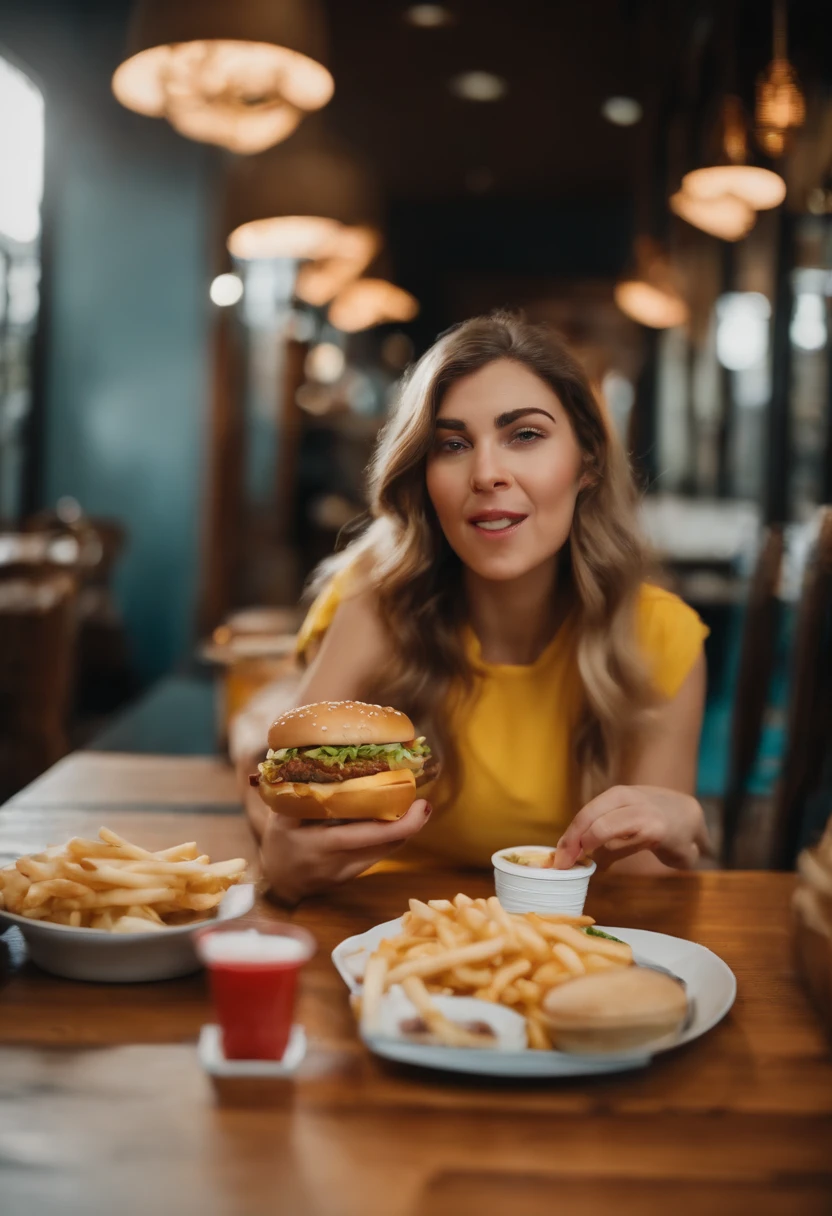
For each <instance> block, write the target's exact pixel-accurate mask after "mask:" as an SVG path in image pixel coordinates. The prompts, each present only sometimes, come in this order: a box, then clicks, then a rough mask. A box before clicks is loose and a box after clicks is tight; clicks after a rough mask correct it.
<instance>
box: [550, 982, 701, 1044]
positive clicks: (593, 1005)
mask: <svg viewBox="0 0 832 1216" xmlns="http://www.w3.org/2000/svg"><path fill="white" fill-rule="evenodd" d="M542 1009H543V1013H544V1015H545V1017H546V1020H547V1023H548V1026H549V1029H550V1031H551V1033H552V1039H553V1041H554V1045H555V1047H556V1048H557V1050H558V1051H570V1052H575V1053H577V1054H580V1055H590V1054H595V1053H598V1052H617V1051H631V1050H632V1049H633V1048H636V1047H642V1046H644V1045H646V1044H648V1043H654V1042H655V1041H657V1040H659V1039H665V1038H667V1037H668V1036H670V1035H677V1034H678V1033H679V1031H680V1030H681V1028H682V1026H683V1025H684V1022H685V1018H686V1017H687V1012H688V998H687V994H686V992H685V989H684V986H683V985H682V984H681V983H679V982H678V981H677V980H674V979H671V977H670V976H669V975H663V974H662V973H661V972H659V971H652V970H650V968H648V967H620V968H617V969H616V970H614V971H600V972H596V973H595V974H594V975H586V976H581V977H580V978H578V979H574V980H571V981H570V982H569V983H568V984H562V985H561V986H560V987H558V988H553V989H552V990H551V991H550V992H549V993H547V995H546V997H545V998H544V1000H543V1005H542Z"/></svg>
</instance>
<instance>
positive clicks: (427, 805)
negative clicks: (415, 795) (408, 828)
mask: <svg viewBox="0 0 832 1216" xmlns="http://www.w3.org/2000/svg"><path fill="white" fill-rule="evenodd" d="M432 810H433V807H432V806H431V804H430V803H429V802H426V803H425V819H428V818H429V817H430V813H431V811H432Z"/></svg>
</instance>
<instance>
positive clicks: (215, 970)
mask: <svg viewBox="0 0 832 1216" xmlns="http://www.w3.org/2000/svg"><path fill="white" fill-rule="evenodd" d="M196 948H197V953H198V954H199V957H200V959H201V960H202V962H203V963H204V964H205V967H206V968H207V970H208V973H209V975H210V979H211V995H212V996H213V999H214V1007H215V1009H216V1011H217V1020H218V1021H219V1024H220V1028H221V1030H222V1044H223V1052H224V1054H225V1058H226V1059H227V1060H281V1059H282V1058H283V1053H284V1052H285V1051H286V1044H287V1043H288V1041H289V1034H290V1031H291V1029H292V1020H293V1018H294V1012H295V999H296V996H297V984H298V974H299V972H300V969H301V967H302V966H303V965H304V963H306V962H307V961H308V960H309V959H310V958H311V957H312V955H313V954H314V953H315V939H314V938H313V937H312V934H311V933H307V931H306V930H305V929H301V928H300V927H298V926H297V925H288V924H275V925H269V926H265V927H263V928H262V929H240V928H238V927H235V926H234V925H229V927H228V928H227V929H222V928H216V929H206V930H205V931H203V932H202V933H200V934H199V935H198V936H197V938H196Z"/></svg>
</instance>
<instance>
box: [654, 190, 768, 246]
mask: <svg viewBox="0 0 832 1216" xmlns="http://www.w3.org/2000/svg"><path fill="white" fill-rule="evenodd" d="M670 209H671V211H673V212H675V214H676V215H678V216H679V217H680V218H681V219H683V220H685V221H686V222H687V223H688V224H692V225H693V227H694V228H699V229H701V230H702V232H707V233H709V234H710V235H711V236H716V237H719V239H720V240H722V241H740V240H742V238H743V237H744V236H747V235H748V233H749V232H750V231H751V229H752V228H753V227H754V225H755V223H756V222H757V214H756V212H755V211H754V208H753V207H749V205H748V203H746V202H745V201H744V200H743V199H741V198H737V197H736V195H734V194H721V195H719V196H718V197H717V198H711V199H704V198H696V196H695V195H692V194H688V193H687V191H685V190H678V191H677V192H676V194H673V195H671V198H670Z"/></svg>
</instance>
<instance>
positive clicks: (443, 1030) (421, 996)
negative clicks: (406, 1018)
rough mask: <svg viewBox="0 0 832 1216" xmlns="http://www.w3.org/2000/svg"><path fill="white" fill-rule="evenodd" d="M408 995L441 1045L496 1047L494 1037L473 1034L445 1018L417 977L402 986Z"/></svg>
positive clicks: (411, 978) (411, 977) (412, 977)
mask: <svg viewBox="0 0 832 1216" xmlns="http://www.w3.org/2000/svg"><path fill="white" fill-rule="evenodd" d="M402 987H403V988H404V990H405V993H406V995H407V996H408V997H409V999H410V1000H411V1001H412V1002H413V1004H414V1005H415V1006H416V1008H417V1010H418V1011H419V1015H420V1017H421V1018H422V1020H423V1021H424V1023H425V1025H426V1026H427V1027H428V1029H429V1030H430V1031H431V1032H432V1034H433V1035H434V1036H435V1037H436V1038H437V1039H439V1041H440V1043H443V1044H445V1045H446V1046H448V1047H475V1048H490V1047H495V1046H496V1040H495V1038H494V1037H493V1036H492V1035H487V1036H486V1035H482V1034H473V1033H472V1032H471V1031H470V1030H466V1029H465V1027H463V1026H459V1025H457V1023H456V1022H453V1021H452V1020H451V1019H450V1018H447V1017H445V1015H444V1013H442V1012H440V1010H438V1009H437V1008H436V1006H435V1005H434V1003H433V1001H432V1000H431V999H430V996H429V995H428V991H427V989H426V988H425V986H424V984H423V983H422V981H421V980H420V979H418V978H417V977H416V976H410V978H409V979H406V980H405V981H404V983H403V985H402Z"/></svg>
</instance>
